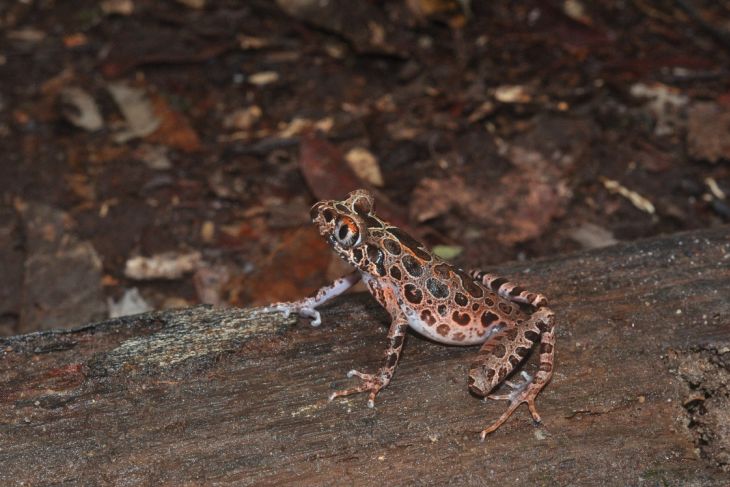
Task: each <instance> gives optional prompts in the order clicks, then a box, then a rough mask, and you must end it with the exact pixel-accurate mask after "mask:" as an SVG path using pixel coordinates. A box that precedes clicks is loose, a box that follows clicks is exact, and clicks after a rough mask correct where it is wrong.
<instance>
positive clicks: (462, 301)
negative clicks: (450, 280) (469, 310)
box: [454, 293, 469, 306]
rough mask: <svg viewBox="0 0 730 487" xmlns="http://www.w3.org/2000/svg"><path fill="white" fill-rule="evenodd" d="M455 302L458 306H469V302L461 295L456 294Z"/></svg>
mask: <svg viewBox="0 0 730 487" xmlns="http://www.w3.org/2000/svg"><path fill="white" fill-rule="evenodd" d="M454 301H456V304H458V305H459V306H466V305H467V304H469V300H468V299H467V298H466V296H464V295H463V294H461V293H456V294H455V295H454Z"/></svg>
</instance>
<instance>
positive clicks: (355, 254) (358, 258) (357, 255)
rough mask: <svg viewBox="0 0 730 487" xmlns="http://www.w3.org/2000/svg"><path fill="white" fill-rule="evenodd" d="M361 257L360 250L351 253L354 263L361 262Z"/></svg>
mask: <svg viewBox="0 0 730 487" xmlns="http://www.w3.org/2000/svg"><path fill="white" fill-rule="evenodd" d="M362 257H363V254H362V249H355V250H353V251H352V258H353V259H355V262H360V261H361V260H362Z"/></svg>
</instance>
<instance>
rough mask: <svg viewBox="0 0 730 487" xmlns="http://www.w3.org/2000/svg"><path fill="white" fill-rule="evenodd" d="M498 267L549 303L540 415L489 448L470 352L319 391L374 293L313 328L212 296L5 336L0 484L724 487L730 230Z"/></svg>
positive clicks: (513, 424) (517, 418)
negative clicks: (359, 391) (553, 331)
mask: <svg viewBox="0 0 730 487" xmlns="http://www.w3.org/2000/svg"><path fill="white" fill-rule="evenodd" d="M495 271H496V272H499V273H501V274H504V275H506V276H509V277H511V278H512V279H513V280H515V281H517V282H520V283H522V284H524V285H525V286H526V287H529V288H530V289H535V290H539V291H541V292H543V293H544V294H545V295H546V296H548V298H549V300H550V306H551V308H552V309H553V310H554V311H555V313H556V315H557V345H556V350H557V352H556V353H557V359H556V368H555V375H554V377H553V380H552V383H551V384H550V385H548V387H547V388H546V389H545V390H544V391H543V392H542V394H541V395H540V396H539V397H538V401H537V404H538V408H539V410H540V412H541V414H542V417H543V424H542V425H541V426H539V427H536V426H534V425H533V424H532V423H531V421H530V419H529V414H528V412H527V410H526V408H525V407H524V406H522V407H521V408H520V409H519V410H518V411H517V412H516V413H515V415H514V416H513V417H512V418H511V419H510V420H509V421H508V422H507V423H506V424H505V425H504V426H503V427H501V428H500V429H499V430H497V431H496V432H495V433H493V434H491V435H489V436H488V437H487V439H486V441H484V442H483V443H482V442H479V439H478V432H479V431H480V430H481V428H483V427H484V426H485V425H486V424H488V423H490V422H491V421H492V420H493V419H494V418H496V417H498V416H499V414H501V412H502V411H503V408H504V407H505V404H504V403H503V402H495V401H488V402H487V403H484V402H481V401H479V400H477V399H476V398H475V397H473V396H470V395H469V393H468V391H467V388H466V377H467V369H468V365H469V362H470V360H471V358H472V357H473V356H474V354H475V353H476V351H477V348H474V347H468V348H463V347H446V346H443V345H439V344H436V343H432V342H429V341H427V340H424V339H422V338H420V337H418V336H417V335H411V336H409V337H408V340H407V343H406V345H405V351H404V354H403V357H402V360H401V365H400V367H399V369H398V371H397V373H396V376H395V378H394V380H393V382H392V383H391V385H390V386H389V387H388V388H387V389H385V390H384V391H383V392H382V393H381V394H380V395H379V396H378V400H377V402H376V407H375V408H374V409H369V408H367V407H366V405H365V403H366V397H365V396H364V395H355V396H351V397H348V398H344V399H339V400H336V401H334V402H331V403H329V402H327V399H326V398H327V395H328V393H330V392H331V391H332V390H333V389H334V388H341V387H343V386H345V385H346V384H348V383H349V381H348V380H347V379H346V378H345V375H344V374H345V372H346V371H347V370H349V369H351V368H353V367H356V368H361V369H365V370H372V369H375V368H376V367H377V366H378V365H379V363H380V360H381V355H382V353H383V349H384V346H385V331H386V326H385V325H386V324H387V322H388V317H387V315H386V313H385V312H384V311H383V310H382V309H381V308H380V307H379V306H378V305H377V304H376V302H375V301H374V300H373V299H372V298H371V297H370V296H369V295H367V294H356V295H348V296H344V297H341V298H338V299H337V300H335V302H334V303H333V304H331V305H329V306H327V307H325V308H324V310H323V325H322V326H321V327H319V328H312V327H310V326H307V325H306V323H305V322H300V323H299V324H296V323H297V320H296V319H295V318H288V319H285V318H284V317H283V316H282V315H281V314H280V313H272V312H267V311H265V310H262V309H212V308H209V307H203V306H201V307H195V308H191V309H184V310H173V311H159V312H152V313H147V314H143V315H138V316H131V317H125V318H119V319H113V320H108V321H104V322H101V323H95V324H91V325H87V326H83V327H80V328H77V329H74V330H70V331H68V330H65V331H47V332H39V333H33V334H29V335H22V336H16V337H10V338H3V339H0V485H106V484H109V485H201V484H202V485H208V484H211V485H212V484H215V485H224V484H235V485H254V484H255V485H287V484H291V485H334V484H337V485H341V484H374V485H378V484H381V485H384V484H389V485H402V484H405V485H413V484H419V485H485V484H494V485H709V486H715V485H717V486H720V485H727V482H728V469H729V468H730V435H729V434H728V431H729V430H728V424H730V421H729V419H730V417H729V415H730V380H728V378H729V377H730V370H729V369H730V367H729V364H730V299H728V298H730V229H729V228H728V227H727V226H725V227H719V228H715V229H709V230H702V231H696V232H693V233H685V234H679V235H672V236H665V237H658V238H654V239H650V240H644V241H638V242H633V243H627V244H620V245H616V246H612V247H609V248H604V249H599V250H594V251H588V252H581V253H577V254H573V255H567V256H560V257H555V258H550V259H545V260H541V261H535V262H527V263H510V264H507V265H505V266H503V267H501V268H499V269H495ZM526 367H527V368H528V369H529V368H530V367H534V357H533V360H532V361H530V363H528V364H527V365H526Z"/></svg>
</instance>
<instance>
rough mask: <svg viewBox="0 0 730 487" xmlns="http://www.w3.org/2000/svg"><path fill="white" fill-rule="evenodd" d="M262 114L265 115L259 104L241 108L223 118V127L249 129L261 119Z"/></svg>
mask: <svg viewBox="0 0 730 487" xmlns="http://www.w3.org/2000/svg"><path fill="white" fill-rule="evenodd" d="M261 115H263V112H262V111H261V108H259V107H258V106H257V105H251V106H250V107H246V108H240V109H238V110H235V111H234V112H232V113H230V114H229V115H228V116H226V118H225V120H223V127H225V128H227V129H235V130H249V129H250V128H251V127H253V126H254V124H255V123H256V122H258V121H259V119H260V118H261Z"/></svg>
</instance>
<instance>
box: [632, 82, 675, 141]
mask: <svg viewBox="0 0 730 487" xmlns="http://www.w3.org/2000/svg"><path fill="white" fill-rule="evenodd" d="M631 95H632V96H634V97H636V98H643V99H646V100H647V108H648V109H649V111H650V112H651V113H652V115H653V116H654V118H655V119H656V124H655V125H654V133H655V134H656V135H670V134H673V133H674V132H675V131H676V130H677V128H678V127H680V126H681V125H682V123H683V121H682V111H683V110H684V107H685V106H686V105H687V101H688V98H687V96H686V95H683V94H682V93H681V92H680V90H679V89H677V88H674V87H671V86H667V85H663V84H661V83H654V84H651V85H647V84H644V83H636V84H634V85H633V86H632V87H631Z"/></svg>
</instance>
